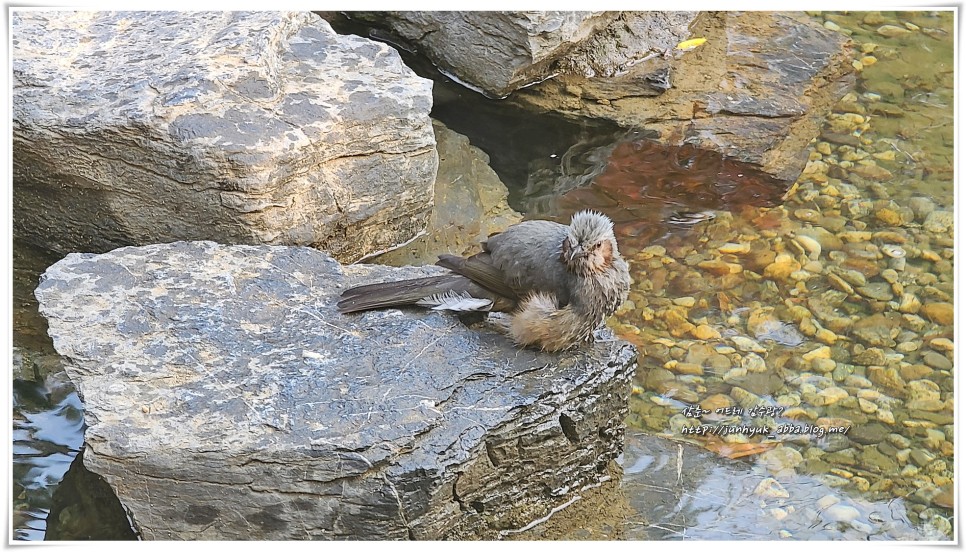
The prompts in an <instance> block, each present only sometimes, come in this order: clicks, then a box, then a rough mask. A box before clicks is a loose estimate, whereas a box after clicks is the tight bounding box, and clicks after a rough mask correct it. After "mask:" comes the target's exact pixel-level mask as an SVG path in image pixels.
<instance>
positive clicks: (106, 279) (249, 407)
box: [36, 242, 636, 539]
mask: <svg viewBox="0 0 966 552" xmlns="http://www.w3.org/2000/svg"><path fill="white" fill-rule="evenodd" d="M439 271H440V269H438V268H436V267H422V268H400V269H392V268H389V267H383V266H378V265H369V266H367V265H357V266H349V267H344V268H343V267H341V266H340V265H339V263H337V262H336V261H334V260H333V259H332V258H331V257H329V256H328V255H326V254H324V253H321V252H319V251H316V250H313V249H310V248H296V247H273V246H222V245H218V244H215V243H213V242H176V243H172V244H164V245H150V246H145V247H137V248H135V247H126V248H120V249H117V250H114V251H111V252H109V253H106V254H102V255H92V254H76V253H75V254H71V255H68V256H67V257H66V258H64V259H63V260H61V261H59V262H58V263H56V264H54V265H53V266H51V267H50V268H49V269H48V270H47V272H46V273H45V274H44V276H43V278H42V281H41V283H40V285H39V287H38V288H37V290H36V295H37V297H38V300H39V302H40V311H41V313H42V314H43V315H44V316H45V317H46V318H47V320H48V323H49V333H50V335H51V337H52V338H53V341H54V346H55V347H56V349H57V351H58V352H59V353H60V354H61V355H62V356H63V357H64V360H65V363H66V369H67V371H68V374H69V375H70V377H71V378H72V380H73V381H74V382H75V384H76V385H77V388H78V392H79V394H80V395H81V397H82V399H83V401H84V404H85V417H86V422H87V425H88V429H87V433H86V435H85V440H86V449H85V453H84V463H85V466H86V467H87V468H88V469H89V470H90V471H92V472H94V473H96V474H99V475H101V476H103V477H104V478H105V480H106V481H107V482H108V483H109V484H110V485H111V487H112V488H113V489H114V491H115V492H116V493H117V496H118V498H119V499H120V501H121V503H122V504H123V505H124V507H125V508H126V509H128V511H129V512H130V515H131V518H132V520H133V522H134V524H135V527H136V528H137V529H138V530H139V531H140V534H141V536H142V537H144V538H147V539H215V538H217V539H304V538H355V539H362V538H379V539H390V538H391V539H405V538H418V539H438V538H494V537H499V536H500V535H501V534H506V532H507V531H512V530H515V529H518V528H521V527H524V526H526V525H527V524H528V523H530V522H532V521H534V520H537V519H539V518H541V517H543V516H546V515H548V514H550V513H551V512H552V510H553V509H554V508H557V507H560V506H562V505H565V504H568V503H571V502H572V501H573V500H574V497H575V495H577V494H578V493H580V492H581V489H582V488H585V487H587V486H588V485H590V486H593V485H596V484H599V483H600V482H601V481H602V480H603V479H605V478H606V477H607V476H606V475H605V474H606V472H607V470H608V466H609V465H612V463H611V460H612V459H613V458H615V457H616V456H617V455H618V454H619V452H620V450H621V446H622V440H623V418H624V415H625V414H626V408H627V406H626V400H627V396H628V393H629V379H630V377H631V375H632V372H633V369H634V359H635V357H636V354H635V352H634V349H633V347H631V346H630V345H628V344H626V343H624V342H622V341H617V340H610V341H599V342H597V343H595V344H593V345H583V346H581V347H579V348H578V349H576V350H574V351H572V352H569V353H566V354H562V355H557V356H551V355H546V354H542V353H538V352H536V351H532V350H525V349H518V348H515V347H513V346H512V345H511V344H510V342H509V341H508V340H507V339H506V337H505V336H503V335H502V334H500V333H499V332H497V331H495V330H494V329H492V328H491V327H483V328H466V327H465V326H463V325H462V324H461V323H460V322H459V321H458V320H457V319H456V318H455V317H453V316H450V315H447V314H442V313H436V312H427V311H423V310H413V311H407V312H403V311H400V310H396V309H389V310H385V311H375V312H369V313H365V314H361V315H349V316H342V315H340V314H338V313H337V311H336V309H335V302H336V299H337V297H338V295H339V293H341V291H342V289H344V288H345V287H346V286H347V285H354V284H358V283H362V282H368V281H382V280H386V279H389V278H403V277H415V276H419V275H426V274H432V273H438V272H439ZM561 514H562V512H561V513H558V514H556V515H561ZM501 531H503V532H504V533H501Z"/></svg>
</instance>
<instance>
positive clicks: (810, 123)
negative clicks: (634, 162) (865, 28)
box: [508, 12, 854, 182]
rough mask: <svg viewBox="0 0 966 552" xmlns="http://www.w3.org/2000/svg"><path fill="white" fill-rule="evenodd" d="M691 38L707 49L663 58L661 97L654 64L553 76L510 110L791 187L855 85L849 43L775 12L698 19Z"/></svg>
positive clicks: (517, 97)
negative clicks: (638, 132) (723, 161)
mask: <svg viewBox="0 0 966 552" xmlns="http://www.w3.org/2000/svg"><path fill="white" fill-rule="evenodd" d="M690 36H691V37H694V38H705V39H707V42H705V43H704V44H703V45H701V46H699V47H697V48H694V49H693V50H690V51H683V52H682V51H679V50H673V49H672V50H669V51H668V53H669V54H670V55H669V57H668V58H667V60H666V62H667V63H668V64H669V69H668V71H667V72H668V74H669V77H668V78H669V81H670V84H671V85H672V86H671V88H669V89H667V90H666V91H665V92H664V93H663V94H659V95H655V94H654V93H653V90H652V89H653V87H652V86H651V85H650V84H649V83H653V82H654V78H656V76H659V74H660V67H655V66H653V65H651V64H652V63H656V62H657V61H656V58H655V60H654V61H651V60H648V61H647V62H644V63H639V64H637V65H634V66H632V67H630V68H629V70H628V71H627V72H626V73H624V74H623V75H619V76H616V77H611V76H608V75H606V74H605V75H603V76H596V75H594V76H589V77H586V76H576V75H569V74H561V75H559V76H557V77H555V78H553V79H549V80H547V81H544V82H542V83H540V84H537V85H534V86H531V87H528V88H525V89H521V90H518V91H517V92H516V93H514V94H513V95H511V96H510V97H509V98H508V100H509V101H511V102H514V103H519V104H522V105H526V106H530V107H535V108H538V109H544V110H550V111H559V112H561V113H565V114H568V115H572V116H579V117H595V118H602V119H609V120H612V121H615V122H616V123H618V124H620V125H622V126H626V127H634V128H640V129H646V130H648V131H653V132H655V134H656V135H657V138H658V139H659V140H660V141H661V142H662V143H666V144H668V145H679V144H693V145H695V146H698V147H701V148H703V149H707V150H710V151H714V152H718V153H721V154H723V155H725V156H727V157H730V158H733V159H736V160H738V161H743V162H746V163H750V164H752V165H753V166H755V167H758V168H761V169H762V170H763V171H765V172H766V173H768V174H770V175H773V176H774V177H776V178H778V179H779V180H782V181H785V182H791V181H794V180H795V179H796V178H797V177H798V175H799V174H800V173H801V171H802V168H804V166H805V162H806V153H807V152H806V146H807V144H808V143H809V141H811V140H812V139H813V138H815V137H816V136H817V135H818V130H819V127H820V125H821V122H822V121H823V119H824V117H825V116H826V114H827V113H828V111H829V110H830V109H831V107H832V106H833V105H834V104H835V102H836V101H838V99H839V98H841V96H842V95H843V94H844V93H845V92H846V90H847V89H848V88H849V87H850V86H851V85H852V83H853V82H854V74H853V72H852V68H851V65H850V63H851V61H852V55H851V52H850V51H849V49H848V48H847V47H846V44H847V43H848V39H847V38H846V37H844V36H843V35H841V34H839V33H836V32H833V31H830V30H828V29H824V28H822V27H821V26H820V25H818V24H816V23H814V22H812V21H810V20H809V19H808V18H807V17H806V16H805V15H804V14H795V13H779V12H703V13H702V14H701V15H700V16H699V17H698V18H697V19H696V20H695V21H694V22H693V24H692V25H691V27H690ZM655 71H657V72H655ZM648 90H651V91H648Z"/></svg>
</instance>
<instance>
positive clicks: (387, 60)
mask: <svg viewBox="0 0 966 552" xmlns="http://www.w3.org/2000/svg"><path fill="white" fill-rule="evenodd" d="M11 30H12V49H11V50H12V67H13V161H14V163H13V165H14V212H15V217H14V223H15V226H16V228H17V230H18V232H19V233H21V234H22V235H24V236H25V237H26V238H27V239H30V240H31V241H34V242H36V243H38V244H40V245H43V246H45V247H48V248H51V249H55V250H58V251H60V252H69V251H78V250H80V251H95V252H101V251H107V250H109V249H112V248H114V247H117V246H119V245H131V244H134V245H139V244H145V243H155V242H169V241H174V240H193V239H212V240H216V241H219V242H223V243H248V244H257V243H268V244H280V245H282V244H284V245H308V246H314V247H319V248H323V249H326V250H328V251H330V252H332V253H333V255H334V256H335V257H336V258H338V259H341V260H344V261H350V260H356V259H359V258H361V257H363V256H365V255H366V254H369V253H372V252H374V251H382V250H385V249H389V248H391V247H394V246H395V245H397V244H400V243H403V242H405V241H408V240H409V239H411V238H412V237H413V236H415V235H416V234H417V233H418V232H419V231H421V230H422V229H423V228H425V226H426V221H427V219H428V216H429V209H430V206H431V205H432V198H433V195H432V194H433V182H434V179H435V174H436V168H437V163H438V160H437V154H436V150H435V147H434V146H435V141H434V137H433V130H432V125H431V123H430V120H429V117H428V114H429V111H430V108H431V105H432V95H431V92H432V83H431V82H430V81H428V80H425V79H422V78H420V77H417V76H416V75H415V74H414V73H413V72H412V71H411V70H410V69H408V68H407V67H405V66H404V65H403V64H402V62H401V61H400V58H399V55H398V54H397V53H396V51H395V50H393V49H392V48H390V47H388V46H386V45H384V44H380V43H376V42H373V41H370V40H368V39H363V38H360V37H356V36H340V35H337V34H336V33H334V32H333V31H332V29H331V28H330V27H329V25H328V23H326V22H325V21H323V20H321V19H320V18H319V17H318V16H317V15H314V14H311V13H308V12H304V13H297V12H284V13H283V12H100V11H99V12H83V11H53V12H40V11H15V12H13V13H12V15H11ZM347 229H351V230H347ZM349 234H351V236H349Z"/></svg>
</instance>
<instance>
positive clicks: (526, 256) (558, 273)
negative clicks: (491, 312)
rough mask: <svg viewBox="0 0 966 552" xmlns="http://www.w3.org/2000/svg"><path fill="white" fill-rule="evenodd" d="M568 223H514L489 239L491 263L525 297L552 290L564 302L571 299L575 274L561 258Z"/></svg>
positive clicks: (511, 286) (532, 221)
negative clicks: (572, 274) (561, 248)
mask: <svg viewBox="0 0 966 552" xmlns="http://www.w3.org/2000/svg"><path fill="white" fill-rule="evenodd" d="M566 236H567V227H566V226H564V225H562V224H557V223H556V222H551V221H546V220H531V221H526V222H521V223H519V224H517V225H514V226H511V227H510V228H508V229H507V230H506V231H504V232H503V233H501V234H497V235H495V236H492V237H491V238H490V239H488V240H487V241H486V245H485V249H486V251H488V252H489V255H490V257H491V258H492V261H491V264H492V265H493V266H494V267H495V268H496V269H497V270H499V271H500V272H501V273H502V274H503V281H504V282H505V285H506V286H507V287H510V288H511V289H514V290H516V291H517V293H518V294H519V295H520V296H521V297H522V296H526V295H528V294H530V293H533V292H538V291H541V292H544V293H551V294H553V295H555V296H556V297H557V301H558V302H559V303H560V305H561V306H563V305H566V304H568V303H569V302H570V295H571V289H570V288H571V286H572V285H573V282H572V276H571V275H570V274H569V273H568V272H567V268H566V266H565V265H564V264H563V262H561V259H560V245H561V243H562V242H563V240H564V238H565V237H566Z"/></svg>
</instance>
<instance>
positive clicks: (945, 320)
mask: <svg viewBox="0 0 966 552" xmlns="http://www.w3.org/2000/svg"><path fill="white" fill-rule="evenodd" d="M919 310H920V313H921V314H923V315H924V316H925V317H926V318H928V319H929V320H930V321H932V322H935V323H936V324H942V325H943V326H951V325H952V323H953V305H952V304H951V303H926V304H925V305H923V306H922V308H920V309H919Z"/></svg>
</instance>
